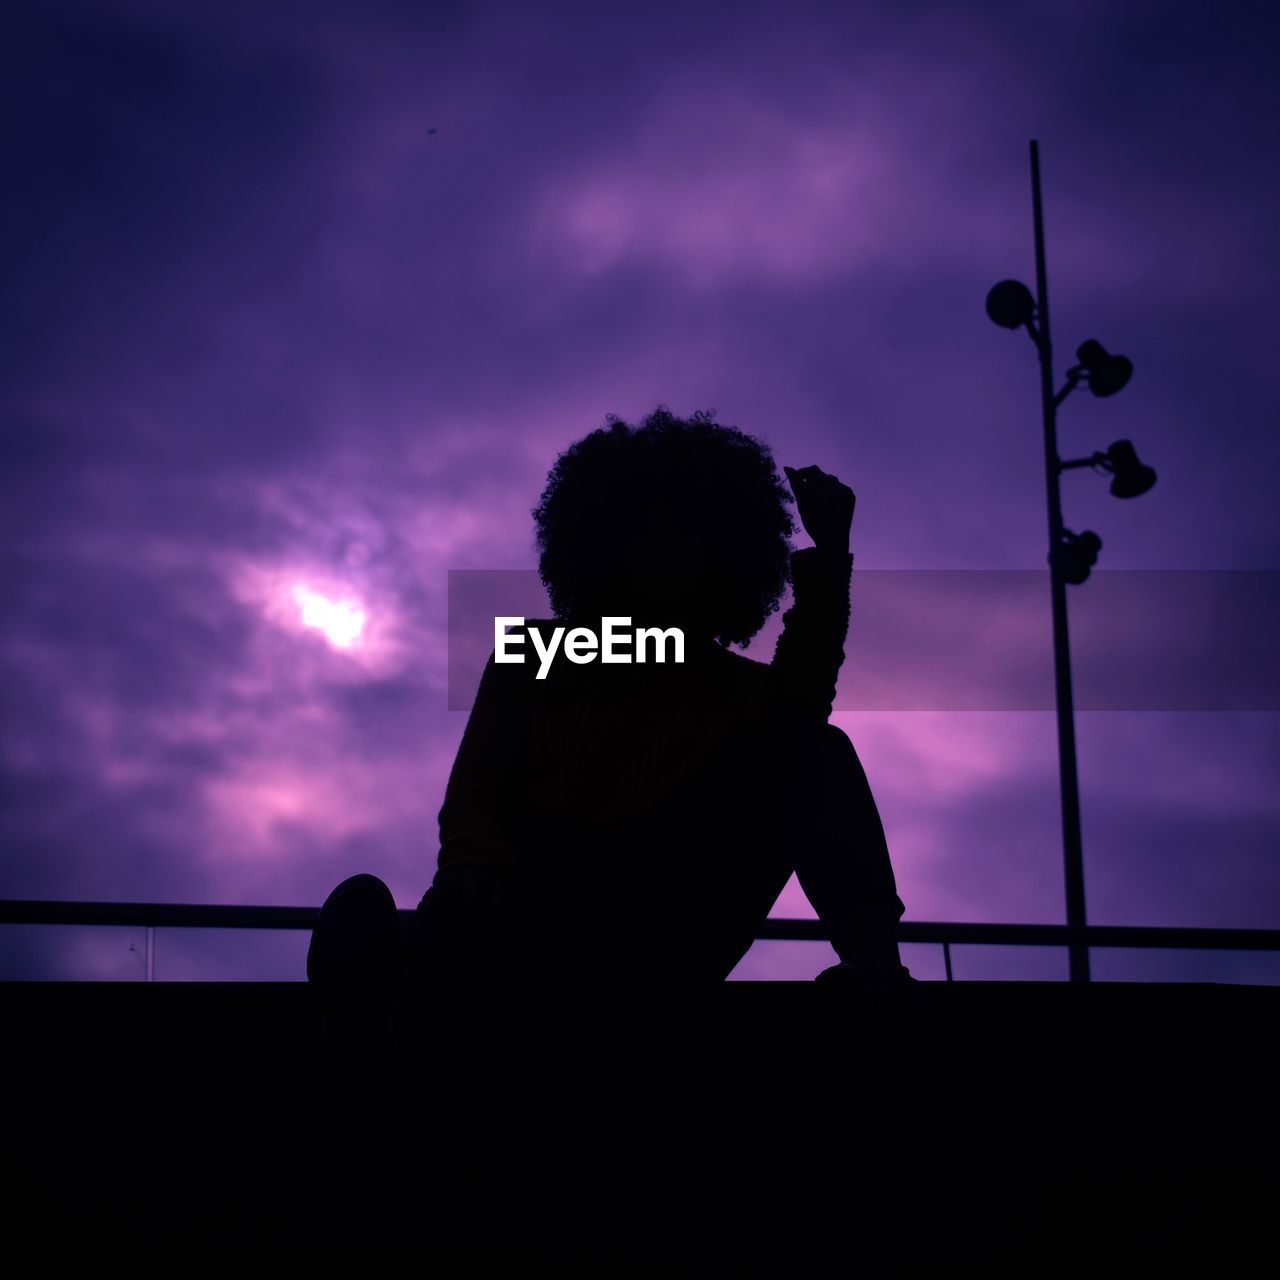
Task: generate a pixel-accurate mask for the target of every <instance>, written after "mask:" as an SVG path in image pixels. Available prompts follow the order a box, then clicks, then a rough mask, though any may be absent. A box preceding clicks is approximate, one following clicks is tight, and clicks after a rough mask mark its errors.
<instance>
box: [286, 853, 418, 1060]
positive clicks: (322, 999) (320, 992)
mask: <svg viewBox="0 0 1280 1280" xmlns="http://www.w3.org/2000/svg"><path fill="white" fill-rule="evenodd" d="M404 960H405V957H404V944H403V937H402V930H401V925H400V920H399V916H398V914H397V912H396V904H395V899H394V898H393V897H392V895H391V890H390V889H389V888H387V886H386V884H385V883H383V881H381V880H379V879H378V877H377V876H374V875H368V874H365V873H362V874H360V875H354V876H349V877H348V878H347V879H346V880H344V881H343V882H342V883H341V884H339V885H338V886H337V887H336V888H335V889H334V890H333V892H332V893H330V894H329V896H328V898H326V899H325V902H324V905H323V906H322V907H321V908H320V916H319V919H318V920H317V921H316V926H315V928H314V929H313V930H312V933H311V943H310V946H309V947H308V950H307V980H308V982H309V983H310V984H311V987H312V990H313V991H314V992H315V993H316V996H317V1000H318V1003H319V1005H320V1010H321V1015H322V1019H323V1021H322V1030H321V1035H322V1045H323V1048H324V1049H325V1051H326V1052H327V1053H328V1054H330V1055H331V1056H333V1057H337V1058H341V1057H347V1056H360V1055H364V1054H367V1053H370V1052H376V1053H389V1052H390V1051H391V1050H392V1048H393V1044H394V1029H395V1018H396V1015H397V1013H398V1011H399V1005H400V999H401V991H402V983H403V979H404Z"/></svg>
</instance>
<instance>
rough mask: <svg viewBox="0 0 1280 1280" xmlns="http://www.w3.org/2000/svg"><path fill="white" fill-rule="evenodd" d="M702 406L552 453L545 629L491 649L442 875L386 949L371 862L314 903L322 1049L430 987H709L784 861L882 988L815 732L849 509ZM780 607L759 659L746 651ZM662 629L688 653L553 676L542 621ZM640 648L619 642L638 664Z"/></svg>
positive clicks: (871, 899)
mask: <svg viewBox="0 0 1280 1280" xmlns="http://www.w3.org/2000/svg"><path fill="white" fill-rule="evenodd" d="M785 470H786V472H787V476H788V478H789V480H790V482H791V486H792V489H793V490H794V494H795V503H796V505H797V506H798V509H799V514H800V518H801V521H802V522H803V525H804V528H805V530H806V532H807V533H808V534H809V535H810V536H811V537H812V539H813V542H814V545H813V546H812V547H810V548H805V549H803V550H798V551H794V552H793V551H792V550H791V546H790V543H789V540H788V535H790V534H791V533H793V532H795V525H794V522H793V521H792V518H791V514H790V511H789V509H788V508H789V505H790V504H791V502H792V498H791V495H790V494H788V492H787V490H786V488H785V486H784V485H783V483H782V481H781V479H780V478H779V476H778V475H777V472H776V469H775V466H774V462H773V457H772V454H771V452H770V450H769V448H768V447H767V446H766V445H765V444H763V443H762V442H760V441H758V440H756V439H754V438H752V437H750V436H747V435H745V434H744V433H742V432H739V431H738V430H736V429H735V428H732V427H725V426H721V425H719V424H717V423H715V422H713V421H711V420H710V416H709V415H704V414H695V415H694V416H693V418H691V419H688V420H684V419H678V418H675V417H673V416H672V415H671V414H670V413H669V412H668V411H667V410H666V409H665V408H661V407H660V408H659V410H658V411H656V412H655V413H653V414H651V415H649V416H648V417H647V418H646V419H645V420H644V422H643V423H642V424H641V426H639V427H638V428H632V427H630V426H629V425H628V424H626V423H624V422H622V421H620V420H618V419H613V418H611V420H610V425H609V426H607V427H604V428H601V429H600V430H598V431H595V432H593V433H591V434H590V435H589V436H587V437H586V438H585V439H584V440H581V441H579V442H578V443H577V444H575V445H573V446H572V447H571V448H570V449H569V450H567V451H566V452H565V453H564V454H563V455H562V456H561V457H560V458H559V459H558V461H557V462H556V465H555V466H554V467H553V468H552V471H551V474H550V476H549V479H548V483H547V487H546V489H545V491H544V493H543V495H542V499H541V502H540V504H539V505H538V507H537V508H535V510H534V517H535V522H536V525H537V535H538V545H539V548H540V562H539V565H540V572H541V575H542V579H543V581H544V583H545V584H546V586H547V589H548V595H549V598H550V600H551V603H552V606H553V608H554V609H555V612H556V617H555V618H552V619H532V620H529V621H528V622H527V623H526V624H525V625H524V627H523V628H517V629H516V630H517V631H523V633H524V634H523V644H522V651H523V652H524V653H526V654H527V655H528V659H527V660H526V661H525V662H524V663H516V664H512V663H499V662H497V661H496V654H491V655H490V658H489V661H488V663H487V664H486V667H485V670H484V674H483V676H482V679H481V681H480V685H479V688H478V690H477V694H476V699H475V703H474V706H473V708H472V711H471V714H470V717H469V720H468V723H467V727H466V730H465V733H464V735H463V739H462V742H461V744H460V746H459V749H458V753H457V757H456V759H455V762H454V765H453V769H452V772H451V774H450V778H449V783H448V787H447V790H446V794H445V799H444V804H443V806H442V808H441V810H440V815H439V816H440V853H439V860H438V870H437V872H436V875H435V877H434V880H433V882H432V884H431V886H430V887H429V888H428V889H427V891H426V893H425V895H424V896H423V898H422V900H421V902H420V903H419V905H418V909H417V911H416V913H415V914H414V917H413V921H412V926H411V927H410V928H409V929H408V931H407V934H404V933H402V930H401V927H400V925H399V921H398V918H397V916H396V911H395V904H394V900H393V899H392V896H391V893H390V891H389V889H388V888H387V886H386V885H385V884H384V883H383V882H382V881H381V880H379V879H378V878H377V877H375V876H372V875H368V874H362V875H357V876H352V877H350V878H349V879H347V880H345V881H343V883H342V884H340V885H339V886H338V887H337V888H336V889H335V890H334V891H333V893H332V894H331V895H330V896H329V898H328V900H327V901H326V902H325V904H324V907H323V909H322V912H321V916H320V920H319V922H318V924H317V927H316V929H315V931H314V933H313V936H312V943H311V949H310V952H309V955H308V962H307V974H308V978H309V979H310V981H311V982H312V984H313V986H314V987H315V988H316V990H317V991H318V993H319V995H320V998H321V1003H322V1007H323V1008H324V1011H325V1016H326V1028H327V1035H328V1037H329V1038H330V1040H331V1041H335V1042H336V1041H341V1040H343V1039H344V1038H345V1039H348V1040H350V1041H352V1042H361V1041H368V1040H370V1039H373V1040H377V1039H378V1038H379V1037H381V1036H388V1037H394V1035H395V1027H396V1024H397V1020H399V1019H400V1018H402V1017H405V1016H408V1017H419V1016H421V1015H422V1014H423V1013H424V1012H428V1011H429V1010H430V1008H431V1004H432V1001H433V999H436V998H438V997H440V996H441V995H444V994H459V993H462V994H463V996H464V998H471V997H474V998H475V999H476V1000H480V999H482V998H483V996H484V995H485V994H486V993H488V994H492V993H494V992H511V991H513V990H521V989H526V990H527V989H530V988H543V987H545V986H546V985H547V984H550V983H564V982H567V983H570V984H574V983H579V982H582V981H584V980H587V981H589V980H593V979H601V980H608V981H613V980H628V979H637V980H653V979H659V980H661V979H676V980H689V981H693V982H721V981H723V980H724V979H725V978H726V977H727V976H728V975H729V973H730V972H731V971H732V970H733V968H734V967H735V965H737V963H738V962H739V961H740V960H741V959H742V957H743V955H744V954H745V953H746V951H747V950H748V948H749V947H750V946H751V944H752V942H753V940H754V939H755V937H756V934H757V932H758V930H759V927H760V925H761V923H762V922H763V920H764V919H765V917H766V916H767V915H768V913H769V911H770V909H771V907H772V906H773V903H774V902H775V900H776V899H777V897H778V894H779V893H780V892H781V890H782V888H783V886H784V885H785V884H786V883H787V880H788V879H789V878H790V876H791V875H792V873H793V872H794V873H795V874H796V875H797V877H798V879H799V881H800V884H801V887H802V888H803V889H804V891H805V893H806V895H807V896H808V898H809V900H810V902H811V903H812V905H813V907H814V909H815V910H816V911H817V913H818V915H819V917H820V919H821V920H822V922H823V923H824V925H825V926H826V927H827V929H828V931H829V935H830V937H831V940H832V946H833V947H834V949H835V951H836V954H837V956H838V957H839V960H840V964H839V965H837V966H835V967H833V968H832V969H829V970H827V971H825V972H824V974H823V975H820V978H821V979H822V980H824V981H827V982H848V983H849V984H850V985H851V986H853V987H854V988H856V989H866V990H873V991H875V992H877V993H882V992H885V991H891V990H893V989H895V988H896V987H898V986H899V985H901V984H903V983H909V982H912V981H914V980H913V979H912V978H911V977H910V974H909V973H908V972H907V970H906V968H905V967H904V966H903V965H902V962H901V959H900V956H899V953H898V947H897V942H896V929H897V924H898V921H899V919H900V918H901V916H902V914H903V911H904V905H903V902H902V900H901V899H900V898H899V896H898V894H897V889H896V885H895V881H894V875H893V870H892V866H891V863H890V858H889V851H888V848H887V845H886V842H885V835H884V830H883V826H882V823H881V820H880V816H879V814H878V812H877V809H876V804H875V800H874V797H873V795H872V792H871V788H870V785H869V783H868V781H867V777H866V774H865V772H864V770H863V768H862V765H861V763H860V761H859V759H858V755H857V752H856V751H855V749H854V746H853V744H852V742H851V741H850V740H849V738H848V736H847V735H846V734H845V733H844V732H843V730H841V729H839V728H838V727H836V726H834V725H832V724H830V723H829V722H828V717H829V716H830V713H831V709H832V703H833V700H834V697H835V691H836V677H837V674H838V671H839V668H840V666H841V664H842V663H843V661H844V642H845V639H846V635H847V632H848V626H849V616H850V581H851V573H852V563H853V557H852V554H851V553H850V551H849V534H850V527H851V522H852V518H853V511H854V504H855V498H854V494H853V492H852V491H851V490H850V489H849V487H848V486H846V485H844V484H842V483H841V482H840V481H839V480H838V479H837V478H836V477H834V476H831V475H828V474H826V473H824V472H823V471H821V470H820V469H819V468H817V467H813V466H810V467H805V468H803V469H800V470H792V469H791V468H786V469H785ZM788 580H790V581H791V583H792V587H793V596H794V598H793V603H792V605H791V607H790V608H789V609H788V610H787V612H786V613H785V614H783V629H782V632H781V634H780V636H779V638H778V641H777V646H776V649H775V652H774V656H773V660H772V662H770V663H768V664H765V663H761V662H758V661H755V660H753V659H750V658H747V657H746V656H745V655H743V654H741V653H735V652H734V651H733V650H732V649H731V648H730V647H729V646H730V645H731V644H737V645H739V646H745V645H746V644H747V642H748V641H749V640H750V639H751V637H752V636H753V635H755V634H756V633H757V632H758V631H759V630H760V628H761V626H762V625H763V624H764V622H765V621H766V619H767V618H768V616H769V615H770V614H771V613H773V612H775V611H776V609H777V608H778V604H779V601H780V599H781V596H782V594H783V591H784V590H785V586H786V583H787V581H788ZM606 617H615V618H629V619H630V620H631V627H632V628H638V627H641V626H651V627H657V628H672V627H674V628H678V629H680V630H681V631H682V633H683V637H684V661H683V662H681V663H677V662H674V661H673V660H672V658H673V656H674V653H673V650H672V649H671V648H670V646H668V648H667V650H666V654H667V660H666V661H665V662H658V661H655V660H654V658H655V657H656V649H655V648H654V647H652V646H651V647H650V648H649V651H648V653H649V657H648V659H647V660H646V661H644V662H639V661H633V662H632V663H629V664H620V663H614V664H605V663H602V662H600V661H590V662H583V663H575V662H572V661H568V660H566V659H565V657H564V655H563V654H561V655H560V656H559V658H558V660H556V661H554V662H552V663H551V664H550V666H549V667H547V668H546V669H545V671H543V672H542V678H539V671H540V669H541V668H540V664H539V662H538V661H537V658H536V653H535V649H534V646H533V644H532V643H531V640H532V637H531V636H530V635H529V634H528V633H529V631H530V630H531V629H535V628H536V629H538V630H539V631H540V632H541V634H542V636H543V638H544V639H547V638H549V637H550V636H551V633H552V631H553V629H554V628H555V627H556V626H566V627H574V626H585V627H587V628H589V629H590V630H591V631H592V632H593V633H594V634H596V635H600V634H601V633H602V631H603V619H604V618H606ZM629 652H632V653H634V652H635V649H634V647H633V648H631V649H630V650H629Z"/></svg>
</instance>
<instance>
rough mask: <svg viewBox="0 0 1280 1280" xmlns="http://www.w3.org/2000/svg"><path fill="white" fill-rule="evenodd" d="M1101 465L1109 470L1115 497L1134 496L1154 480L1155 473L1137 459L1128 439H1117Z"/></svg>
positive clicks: (1148, 487) (1139, 493)
mask: <svg viewBox="0 0 1280 1280" xmlns="http://www.w3.org/2000/svg"><path fill="white" fill-rule="evenodd" d="M1102 465H1103V466H1104V467H1105V468H1106V470H1108V471H1109V472H1111V492H1112V494H1113V495H1114V496H1115V497H1117V498H1136V497H1138V496H1139V495H1141V494H1144V493H1146V491H1147V490H1148V489H1150V488H1151V486H1152V485H1153V484H1155V482H1156V473H1155V472H1154V471H1153V470H1152V469H1151V468H1150V467H1148V466H1147V465H1146V464H1145V463H1143V462H1142V461H1140V460H1139V458H1138V451H1137V450H1136V449H1135V448H1134V447H1133V445H1132V444H1130V443H1129V441H1128V440H1117V441H1116V442H1115V444H1113V445H1112V446H1111V448H1109V449H1108V450H1107V452H1106V454H1105V461H1104V462H1103V464H1102Z"/></svg>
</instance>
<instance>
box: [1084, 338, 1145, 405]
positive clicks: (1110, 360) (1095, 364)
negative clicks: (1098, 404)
mask: <svg viewBox="0 0 1280 1280" xmlns="http://www.w3.org/2000/svg"><path fill="white" fill-rule="evenodd" d="M1076 359H1077V360H1079V361H1080V364H1081V365H1082V366H1083V368H1084V371H1085V372H1086V373H1087V374H1088V375H1089V390H1090V391H1092V392H1093V394H1094V395H1095V396H1113V395H1115V393H1116V392H1117V391H1119V390H1120V389H1121V388H1122V387H1123V386H1124V385H1125V383H1127V382H1128V381H1129V379H1130V378H1131V377H1133V361H1132V360H1129V359H1127V358H1126V357H1124V356H1113V355H1112V354H1111V353H1110V352H1109V351H1108V350H1107V349H1106V348H1105V347H1104V346H1103V345H1102V343H1100V342H1097V341H1096V340H1095V339H1093V338H1090V339H1089V340H1088V342H1082V343H1081V344H1080V346H1079V347H1078V348H1077V349H1076Z"/></svg>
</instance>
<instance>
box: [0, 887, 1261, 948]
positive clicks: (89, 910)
mask: <svg viewBox="0 0 1280 1280" xmlns="http://www.w3.org/2000/svg"><path fill="white" fill-rule="evenodd" d="M319 915H320V909H319V908H318V907H259V906H237V905H230V904H227V905H223V904H200V903H167V902H165V903H136V902H65V901H54V900H13V899H10V900H0V924H41V925H59V924H63V925H65V924H77V925H135V926H136V925H145V926H147V927H148V928H151V929H155V928H159V927H161V926H166V927H172V928H197V929H240V928H245V929H312V928H314V927H315V923H316V920H317V919H318V917H319ZM413 915H414V912H413V910H411V909H404V910H401V911H400V918H401V920H402V921H403V922H405V923H407V922H408V921H409V920H411V919H412V918H413ZM661 924H662V917H661V915H655V917H654V927H655V929H657V928H660V927H661ZM756 937H757V938H758V939H762V940H774V941H788V942H826V941H829V938H828V935H827V930H826V928H825V927H824V925H823V924H822V922H821V921H820V920H796V919H786V918H780V917H770V918H768V919H766V920H765V921H763V923H762V924H761V926H760V928H759V930H758V931H757V933H756ZM898 940H899V941H900V942H923V943H931V944H935V945H937V944H942V943H946V944H950V945H965V944H972V943H982V944H986V945H991V946H1047V947H1066V946H1071V945H1073V944H1083V945H1085V946H1088V947H1147V948H1161V949H1166V950H1175V951H1181V950H1220V951H1280V929H1220V928H1188V927H1184V926H1180V925H1178V926H1164V925H1085V926H1083V927H1078V928H1072V927H1070V926H1068V925H1065V924H979V923H970V922H959V921H955V922H953V921H924V920H907V921H903V922H902V923H901V924H900V925H899V926H898Z"/></svg>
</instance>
